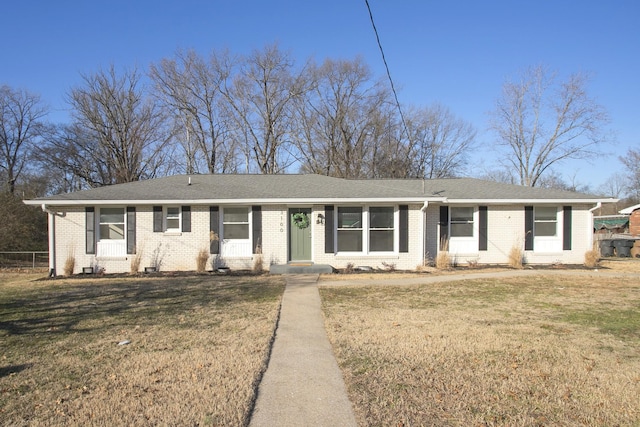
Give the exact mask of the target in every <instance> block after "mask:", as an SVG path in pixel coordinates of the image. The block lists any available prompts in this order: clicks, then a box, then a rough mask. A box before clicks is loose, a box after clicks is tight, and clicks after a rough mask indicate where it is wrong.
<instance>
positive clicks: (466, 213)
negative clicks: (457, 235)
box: [451, 207, 473, 222]
mask: <svg viewBox="0 0 640 427" xmlns="http://www.w3.org/2000/svg"><path fill="white" fill-rule="evenodd" d="M451 221H452V222H454V221H473V208H471V207H465V208H451Z"/></svg>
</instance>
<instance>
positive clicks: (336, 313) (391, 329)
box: [320, 276, 640, 426]
mask: <svg viewBox="0 0 640 427" xmlns="http://www.w3.org/2000/svg"><path fill="white" fill-rule="evenodd" d="M320 291H321V296H322V301H323V311H324V314H325V324H326V326H327V333H328V335H329V338H330V340H331V342H332V344H333V346H334V351H335V354H336V358H337V360H338V363H339V365H340V367H341V369H342V371H343V375H344V377H345V381H346V383H347V390H348V393H349V396H350V399H351V401H352V402H353V404H354V408H355V411H356V417H357V419H358V423H359V424H360V425H523V426H535V425H590V426H600V425H638V424H639V423H640V408H639V407H638V405H637V396H638V394H640V374H638V372H640V358H638V356H637V355H638V354H639V352H640V339H639V338H638V332H637V331H638V330H640V328H639V326H640V325H639V324H638V322H639V315H638V307H640V284H637V282H630V281H624V280H620V279H619V278H606V277H593V276H591V277H579V276H577V277H575V278H573V277H572V278H571V279H568V278H567V277H566V276H565V277H560V276H557V277H554V276H527V277H519V278H510V279H504V280H487V279H482V280H466V281H458V282H448V283H434V284H430V285H420V286H402V287H393V286H376V287H366V286H357V287H349V286H342V285H339V286H335V287H321V289H320Z"/></svg>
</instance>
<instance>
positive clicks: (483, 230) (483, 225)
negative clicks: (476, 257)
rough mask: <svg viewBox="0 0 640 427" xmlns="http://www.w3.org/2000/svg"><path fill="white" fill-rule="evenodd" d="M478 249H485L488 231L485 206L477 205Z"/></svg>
mask: <svg viewBox="0 0 640 427" xmlns="http://www.w3.org/2000/svg"><path fill="white" fill-rule="evenodd" d="M478 223H479V224H478V232H479V234H480V235H479V236H478V250H481V251H486V250H487V246H488V245H487V243H488V240H489V239H488V237H489V235H488V232H489V221H488V218H487V207H486V206H479V207H478Z"/></svg>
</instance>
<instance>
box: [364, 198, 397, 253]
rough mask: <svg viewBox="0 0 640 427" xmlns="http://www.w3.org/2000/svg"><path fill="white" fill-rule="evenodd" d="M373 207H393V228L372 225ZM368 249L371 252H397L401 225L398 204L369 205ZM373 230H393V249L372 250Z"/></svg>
mask: <svg viewBox="0 0 640 427" xmlns="http://www.w3.org/2000/svg"><path fill="white" fill-rule="evenodd" d="M371 208H386V209H391V214H392V215H393V224H392V226H391V228H389V227H386V228H382V227H377V228H373V227H371V215H370V214H371ZM366 211H367V222H366V224H367V240H366V242H367V251H368V253H370V254H376V255H377V254H390V253H395V252H397V247H398V225H399V219H398V208H397V207H396V206H384V205H376V206H367V209H366ZM372 231H392V232H393V241H392V243H391V250H390V251H372V250H371V232H372Z"/></svg>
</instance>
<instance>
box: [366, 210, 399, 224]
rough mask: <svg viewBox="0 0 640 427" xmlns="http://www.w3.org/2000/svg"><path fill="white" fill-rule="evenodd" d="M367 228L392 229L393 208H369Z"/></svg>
mask: <svg viewBox="0 0 640 427" xmlns="http://www.w3.org/2000/svg"><path fill="white" fill-rule="evenodd" d="M369 226H370V227H371V228H393V208H392V207H384V208H374V207H371V208H369Z"/></svg>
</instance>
